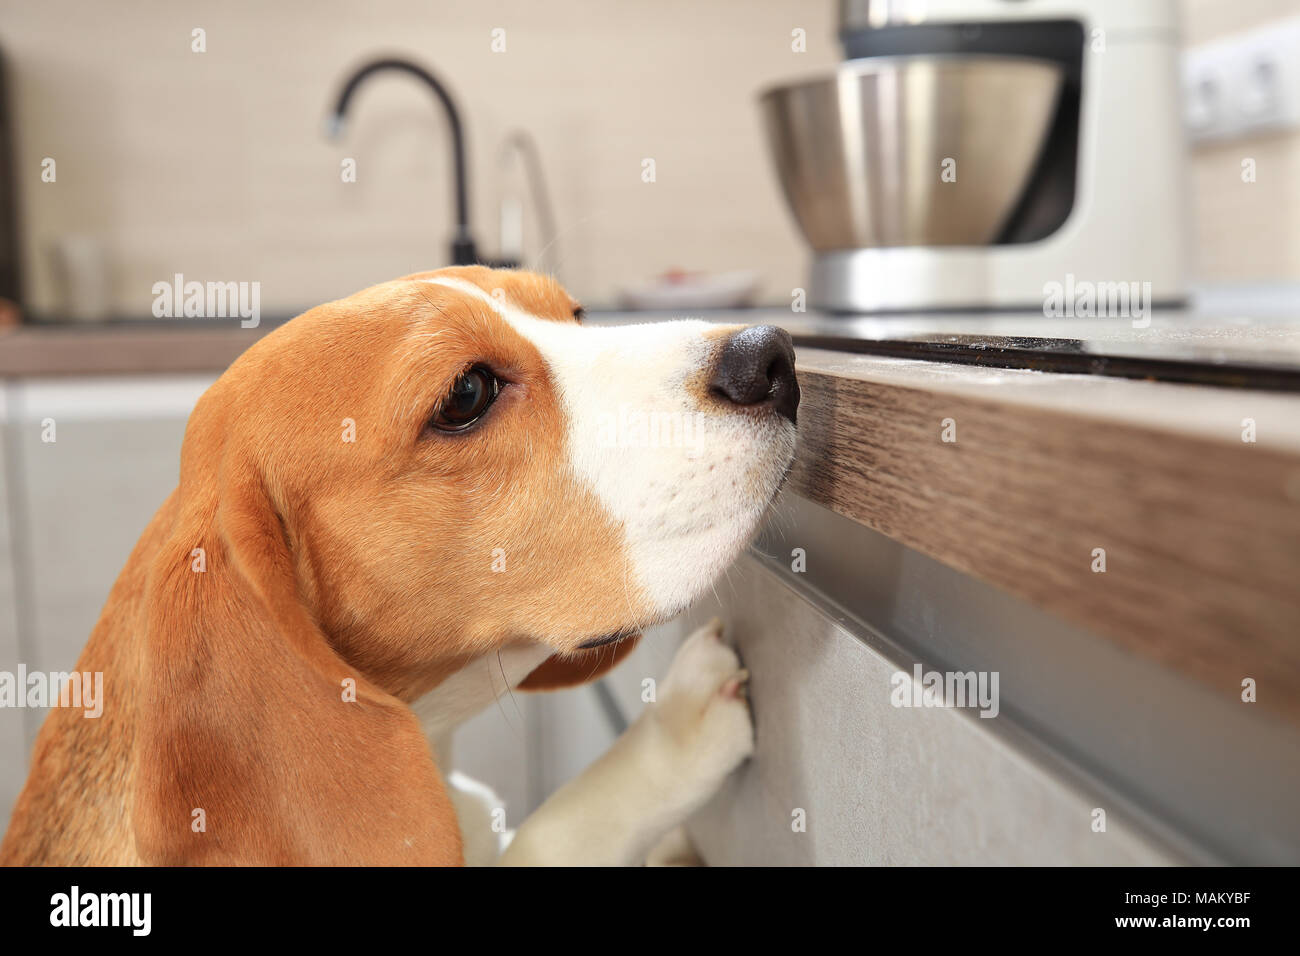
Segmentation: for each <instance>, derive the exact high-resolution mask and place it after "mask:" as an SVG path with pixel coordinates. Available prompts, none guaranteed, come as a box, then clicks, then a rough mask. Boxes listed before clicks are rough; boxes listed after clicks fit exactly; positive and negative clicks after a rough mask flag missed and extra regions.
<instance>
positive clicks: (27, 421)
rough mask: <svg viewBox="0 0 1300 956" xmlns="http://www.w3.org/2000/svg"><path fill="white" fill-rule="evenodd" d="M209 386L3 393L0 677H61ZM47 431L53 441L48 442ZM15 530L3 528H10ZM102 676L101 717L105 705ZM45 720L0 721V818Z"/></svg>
mask: <svg viewBox="0 0 1300 956" xmlns="http://www.w3.org/2000/svg"><path fill="white" fill-rule="evenodd" d="M214 379H215V376H213V375H186V376H158V377H144V376H131V377H103V378H51V379H25V380H17V381H10V382H8V383H7V384H6V386H5V396H6V402H5V409H4V429H5V438H6V441H5V442H4V446H3V448H4V454H5V455H6V460H5V466H6V467H5V471H4V473H3V474H4V488H3V491H4V500H5V504H6V507H5V509H4V512H5V513H4V517H3V519H2V522H0V555H3V559H2V560H0V608H2V609H3V614H0V668H3V669H6V670H10V671H13V670H16V668H17V666H18V664H19V663H23V664H25V665H26V667H27V669H28V671H35V670H40V671H47V672H48V671H66V670H71V669H72V668H73V666H74V665H75V664H76V660H77V657H78V655H79V654H80V652H81V649H82V647H83V646H84V645H85V643H86V639H87V638H88V637H89V635H90V631H91V628H92V627H93V626H94V624H95V622H96V621H97V620H98V619H99V614H100V611H101V610H102V608H103V605H104V600H105V599H106V598H107V597H108V592H109V589H110V588H111V587H112V585H113V582H114V581H115V580H116V579H117V575H118V573H119V572H120V571H121V570H122V566H123V565H124V564H125V563H126V559H127V556H128V555H129V554H130V552H131V549H132V548H133V547H134V546H135V543H136V540H137V539H138V538H139V537H140V533H141V532H142V531H143V530H144V528H145V525H146V524H148V522H149V519H150V518H151V517H152V516H153V514H154V512H155V511H156V510H157V509H158V506H159V505H161V504H162V503H163V501H164V500H165V499H166V497H167V495H168V494H170V493H171V491H172V490H173V489H174V488H175V486H176V481H177V476H178V474H179V470H180V448H181V440H182V437H183V436H184V432H185V422H186V420H187V419H188V417H189V413H190V411H191V409H192V408H193V406H194V403H195V402H196V401H197V400H198V397H199V396H200V395H201V394H202V393H203V391H204V390H205V389H206V388H207V387H208V385H210V384H211V382H212V381H213V380H214ZM50 422H52V423H53V433H52V434H53V438H54V440H53V441H46V440H43V438H45V437H49V436H50V430H49V429H50V425H49V423H50ZM11 522H12V525H11ZM112 695H113V677H112V675H111V674H106V675H105V697H106V700H105V706H106V707H111V706H113V698H112ZM44 717H45V711H31V710H27V709H12V710H10V709H6V710H0V814H2V817H0V819H3V821H4V825H7V822H8V814H9V808H10V806H11V803H12V799H13V797H14V796H16V794H17V791H18V789H19V788H20V787H21V785H22V781H23V779H24V778H25V775H26V767H27V759H28V754H29V750H30V746H31V743H32V741H33V739H34V738H35V735H36V731H37V730H38V729H39V727H40V724H41V722H42V721H43V720H44Z"/></svg>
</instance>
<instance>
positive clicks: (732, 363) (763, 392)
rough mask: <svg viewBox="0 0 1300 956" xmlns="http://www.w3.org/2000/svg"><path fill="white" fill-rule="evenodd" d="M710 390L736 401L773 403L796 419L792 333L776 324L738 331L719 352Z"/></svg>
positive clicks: (774, 407) (796, 399)
mask: <svg viewBox="0 0 1300 956" xmlns="http://www.w3.org/2000/svg"><path fill="white" fill-rule="evenodd" d="M709 391H710V392H711V393H713V394H714V395H717V396H718V397H719V398H724V399H726V400H727V401H729V402H732V403H734V404H736V405H770V406H772V408H773V409H774V410H775V411H777V412H779V413H780V414H782V415H784V416H785V417H786V418H788V419H790V421H792V422H793V421H794V420H795V414H796V412H797V411H798V409H799V382H798V380H797V379H796V378H795V375H794V343H793V342H791V341H790V333H789V332H787V331H786V330H785V329H778V328H777V327H776V326H774V325H755V326H752V327H751V328H748V329H742V330H741V331H739V332H737V333H736V334H735V335H733V336H732V337H731V338H730V339H728V340H727V344H726V345H724V346H723V347H722V351H721V352H720V353H719V354H718V359H717V364H716V365H715V366H714V368H713V376H712V377H711V378H710V379H709Z"/></svg>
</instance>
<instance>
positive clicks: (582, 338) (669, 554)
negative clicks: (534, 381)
mask: <svg viewBox="0 0 1300 956" xmlns="http://www.w3.org/2000/svg"><path fill="white" fill-rule="evenodd" d="M422 281H427V282H430V283H433V284H436V285H442V286H446V287H447V288H450V289H455V290H457V291H458V292H462V293H464V294H465V295H468V296H471V297H473V298H475V299H477V300H478V301H480V302H483V303H485V304H487V305H488V306H490V307H491V308H492V309H493V310H495V311H496V313H497V314H498V315H500V316H501V317H502V318H503V319H505V320H506V321H507V322H508V323H509V324H510V326H511V327H512V328H513V329H514V330H515V331H516V332H518V333H519V334H520V335H522V336H523V337H524V338H526V339H528V340H529V341H530V342H532V343H533V345H534V346H536V348H537V350H538V351H539V352H540V353H541V354H542V357H543V358H544V359H545V360H546V363H547V366H548V368H549V370H550V374H551V377H552V382H553V384H554V387H555V389H556V391H557V393H558V395H559V397H560V400H561V403H562V408H563V410H564V412H565V414H566V418H567V422H568V428H567V431H568V433H567V435H566V436H565V438H566V448H567V451H568V455H569V460H570V462H571V464H572V467H573V470H574V472H575V474H576V475H577V477H578V479H579V480H580V481H581V482H583V483H584V484H585V485H586V486H587V487H588V488H590V489H591V490H592V492H593V493H594V494H595V495H596V497H597V498H598V499H599V500H600V502H601V503H602V504H603V505H604V506H605V508H606V509H607V511H608V512H609V515H610V516H611V517H612V518H614V520H615V521H616V522H618V523H619V524H621V525H622V527H623V530H624V534H625V537H626V542H627V547H628V550H629V556H630V558H631V563H632V566H633V568H634V569H635V571H636V574H637V577H638V579H639V580H638V581H637V583H638V584H639V585H640V586H641V589H642V590H643V592H644V594H645V595H646V596H647V597H648V599H649V601H650V604H651V610H650V616H652V617H654V618H657V619H662V618H666V617H669V616H671V615H673V614H676V613H677V612H678V611H680V610H682V609H683V608H685V607H686V606H687V605H688V604H689V603H690V602H691V601H693V600H694V599H695V598H696V597H698V596H699V595H700V594H701V593H702V592H703V591H705V590H706V589H707V588H709V587H710V586H711V585H712V583H713V581H714V580H715V579H716V578H717V576H718V575H719V574H721V573H722V571H723V570H724V569H725V568H726V567H727V566H728V565H729V564H730V563H731V562H732V561H733V560H735V558H736V557H737V556H738V555H739V553H740V550H741V549H742V548H743V547H744V546H745V544H746V542H747V541H748V540H749V537H750V535H751V534H752V533H753V532H754V530H755V527H756V526H757V524H758V521H759V519H760V518H761V517H762V514H763V512H764V510H765V509H766V507H767V504H768V502H769V501H770V500H771V498H772V496H773V495H774V494H775V493H776V489H777V486H778V485H779V484H780V481H781V477H782V475H784V473H785V469H786V468H787V467H789V464H790V462H791V460H792V459H793V457H794V445H795V428H794V425H793V424H792V423H791V422H789V421H787V420H786V419H784V418H782V417H780V416H779V415H776V414H774V413H772V414H750V413H745V412H741V411H739V410H737V409H732V408H729V407H727V406H726V405H725V404H723V403H721V402H716V403H715V402H705V403H701V402H700V399H699V397H698V395H697V390H696V389H693V388H692V387H691V386H690V384H689V383H690V381H691V380H692V379H698V377H699V376H700V375H701V373H707V369H706V365H708V363H710V362H711V361H712V360H713V354H714V352H715V351H716V349H717V348H718V347H719V346H720V344H721V340H719V339H717V338H716V337H715V338H712V339H710V338H709V337H708V333H709V332H711V331H716V328H717V327H716V326H713V325H710V324H709V323H707V322H699V321H674V322H658V323H653V324H644V325H627V326H617V327H599V326H595V327H591V326H578V325H570V324H567V323H562V322H553V321H550V320H548V319H541V318H538V317H537V316H533V315H529V314H528V313H526V312H523V311H522V310H520V309H517V308H515V307H514V306H512V305H510V304H509V303H508V302H506V301H505V300H504V299H503V298H500V297H497V296H492V295H489V294H487V293H486V292H484V291H483V290H482V289H480V288H479V287H478V286H476V285H474V284H473V283H470V282H466V281H464V280H462V279H451V278H446V279H427V280H422ZM640 423H644V426H645V427H644V428H641V427H639V425H640ZM645 623H652V622H650V621H647V622H645Z"/></svg>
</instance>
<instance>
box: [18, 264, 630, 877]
mask: <svg viewBox="0 0 1300 956" xmlns="http://www.w3.org/2000/svg"><path fill="white" fill-rule="evenodd" d="M441 274H450V275H455V276H457V277H459V278H463V279H468V280H469V281H471V282H475V283H477V284H478V285H479V286H480V287H482V288H484V289H485V290H488V291H491V290H493V289H498V288H499V289H501V290H502V291H503V293H504V294H505V295H506V297H507V299H508V300H509V301H511V302H512V303H514V304H515V305H517V306H519V307H521V308H524V309H527V310H528V311H530V312H532V313H533V314H536V315H540V316H545V317H548V318H553V319H555V320H556V321H573V312H574V309H575V303H574V302H573V301H572V299H571V298H570V297H569V296H568V295H567V294H566V293H565V292H564V290H563V289H562V288H561V287H560V286H559V285H558V284H557V283H555V282H553V281H552V280H548V279H543V278H541V277H538V276H533V275H529V274H525V273H510V272H492V271H490V270H487V269H482V268H477V267H476V268H470V269H462V270H447V271H446V272H445V273H441ZM415 278H419V276H411V277H407V278H406V279H402V280H397V281H395V282H390V283H385V284H383V285H379V286H375V287H373V288H370V289H366V290H364V291H362V292H360V293H357V294H356V295H354V296H351V297H349V298H347V299H342V300H340V301H337V302H332V303H328V304H326V305H323V306H320V307H318V308H316V309H312V310H311V311H309V312H307V313H305V314H303V315H302V316H299V317H298V318H297V319H295V320H294V321H292V322H290V323H288V324H286V325H285V326H284V327H282V328H280V329H278V330H276V331H275V332H273V333H272V334H270V335H268V336H267V337H266V338H265V339H263V340H262V341H260V342H259V343H258V344H256V345H254V346H253V347H252V348H250V349H249V350H248V351H247V352H246V353H245V354H244V355H243V356H241V357H240V359H239V360H238V361H236V362H235V363H234V364H233V365H232V366H231V367H230V369H229V370H228V371H227V372H226V373H225V374H224V375H223V376H222V377H221V378H220V379H219V380H218V381H217V382H216V384H214V385H213V386H212V388H211V389H209V390H208V392H207V393H206V394H205V395H204V396H203V398H202V399H201V400H200V401H199V403H198V405H197V407H196V408H195V410H194V413H193V415H192V416H191V418H190V422H189V425H188V427H187V429H186V435H185V442H184V446H183V450H182V455H181V478H180V484H179V486H178V488H177V490H176V491H175V492H174V493H173V494H172V496H171V497H170V498H169V499H168V500H167V502H166V503H165V504H164V505H163V506H162V507H161V508H160V509H159V511H158V513H157V515H155V517H154V519H153V521H152V522H151V523H150V524H149V526H148V528H147V529H146V530H145V532H144V534H143V536H142V537H141V539H140V541H139V543H138V544H137V545H136V548H135V550H134V551H133V552H132V554H131V557H130V559H129V560H128V561H127V564H126V567H125V569H124V570H123V571H122V573H121V576H120V577H119V578H118V581H117V583H116V584H115V585H114V587H113V590H112V592H111V594H110V595H109V599H108V602H107V604H106V605H105V608H104V611H103V614H102V616H101V618H100V620H99V623H98V624H97V625H96V627H95V629H94V630H93V631H92V633H91V636H90V640H89V643H88V644H87V646H86V648H85V650H84V651H83V653H82V655H81V659H80V660H79V662H78V664H77V667H78V669H79V670H85V671H102V672H103V673H104V688H105V698H106V701H105V708H104V713H103V716H102V717H101V718H99V719H86V718H84V717H82V716H81V714H80V711H74V710H71V709H55V710H54V711H53V712H52V713H51V714H50V716H49V718H48V719H47V720H46V722H45V725H44V726H43V727H42V729H41V732H40V735H39V736H38V738H37V742H36V747H35V752H34V755H33V759H32V768H31V773H30V776H29V778H28V781H27V785H26V787H25V788H24V790H23V792H22V794H21V796H20V797H19V800H18V803H17V806H16V808H15V810H14V814H13V818H12V821H11V823H10V826H9V830H8V833H7V835H6V837H5V840H4V843H3V844H0V863H4V864H133V863H149V864H173V863H256V864H290V863H292V864H317V863H338V864H359V863H367V864H374V863H378V864H386V863H393V864H399V863H400V864H454V863H459V862H461V859H462V854H461V843H460V832H459V829H458V827H457V823H456V818H455V813H454V811H453V809H452V806H451V803H450V801H449V799H448V796H447V794H446V792H445V790H444V787H443V784H442V779H441V776H440V774H439V772H438V768H437V767H436V765H435V763H434V760H433V757H432V755H431V754H430V750H429V747H428V745H427V743H426V741H425V739H424V737H423V735H422V733H421V731H420V728H419V726H418V723H417V721H416V719H415V717H414V715H413V714H412V712H411V710H410V709H409V707H408V706H407V705H408V704H409V703H410V702H411V701H412V700H414V699H415V698H416V697H418V696H420V695H421V694H423V693H425V692H427V691H428V690H430V689H431V688H433V687H435V686H437V685H438V683H439V682H440V681H441V680H443V679H444V678H445V677H446V676H447V675H449V674H450V673H453V672H454V671H455V670H457V669H458V668H459V667H461V666H463V664H464V663H465V662H467V661H468V660H471V659H473V658H474V657H476V656H478V655H481V654H485V653H492V652H494V651H495V650H497V649H498V648H500V647H502V646H503V645H505V644H507V643H510V642H512V641H518V640H520V639H532V640H539V641H542V642H544V643H546V644H548V645H550V646H552V647H554V648H555V649H556V651H557V656H556V657H555V658H552V659H551V660H550V661H548V662H547V663H546V664H544V665H543V667H542V668H539V669H538V671H537V672H535V676H536V678H537V679H536V680H535V681H533V682H532V684H531V685H530V686H532V687H546V686H560V685H563V684H567V683H572V682H576V681H581V680H584V679H589V678H591V677H593V676H597V675H598V674H599V673H601V672H603V671H604V670H606V669H608V667H610V666H612V665H613V664H614V663H615V662H616V661H617V660H618V659H619V658H620V657H621V656H622V655H623V654H625V653H626V652H627V651H628V650H629V649H630V646H631V643H632V642H631V641H628V642H624V643H623V644H622V645H618V646H615V647H607V648H602V649H600V650H597V651H589V652H582V651H579V650H578V646H579V645H580V644H581V643H583V642H584V641H587V640H591V639H592V638H594V637H600V636H602V635H606V634H611V633H615V632H617V631H620V630H622V629H624V628H626V627H628V626H630V625H631V624H633V623H635V622H636V621H637V620H638V619H639V618H640V617H641V616H642V615H643V614H644V613H645V610H646V609H645V608H644V607H642V606H641V605H642V603H643V599H642V597H641V596H640V595H639V594H638V593H637V592H636V590H635V589H634V588H632V589H629V588H628V586H627V580H628V572H629V569H628V566H627V560H626V558H625V557H624V554H623V544H622V540H621V530H620V529H619V528H618V527H616V526H615V525H614V524H613V523H612V522H611V520H610V519H609V518H608V517H606V515H605V514H604V512H603V511H602V509H601V508H600V507H599V505H598V504H597V503H596V502H595V501H594V499H593V498H592V497H591V496H590V494H589V493H588V492H586V491H585V490H584V489H583V488H581V487H579V486H577V485H576V484H575V483H574V482H573V480H572V479H571V478H570V477H569V472H568V470H567V469H566V468H565V462H564V460H563V441H562V436H563V422H562V419H561V414H562V413H561V411H560V408H559V406H558V403H557V398H556V396H555V394H554V392H553V390H552V386H551V383H550V381H549V379H548V376H547V372H546V369H545V366H544V363H543V362H542V360H541V357H540V356H539V355H538V353H537V351H536V349H535V348H533V346H532V345H531V344H530V343H528V342H527V341H526V340H524V339H523V338H521V337H520V336H518V335H517V334H515V333H514V332H513V331H512V330H511V329H510V328H509V327H508V326H507V325H506V324H505V323H504V322H502V321H501V320H500V319H499V317H498V316H496V315H495V314H494V313H492V311H491V310H490V309H487V308H486V307H485V306H484V305H483V304H482V303H478V302H475V301H473V300H471V299H470V298H469V297H467V296H464V295H462V294H459V293H456V292H455V291H453V290H450V289H447V288H445V287H441V286H436V285H429V284H427V283H417V282H413V281H411V280H412V279H415ZM475 361H488V362H490V363H491V365H492V366H493V368H495V369H496V370H498V371H499V372H500V373H502V374H503V375H504V376H505V377H506V378H507V379H508V380H509V381H510V382H511V383H512V384H511V385H509V386H508V387H507V389H506V390H505V391H504V392H503V393H502V395H501V397H500V398H499V399H498V400H497V403H496V405H495V406H494V407H493V408H492V410H491V413H490V414H491V416H492V418H491V421H490V423H489V422H487V420H486V419H485V427H482V428H478V429H475V430H474V431H473V432H472V433H467V434H464V435H455V436H449V435H443V434H432V435H431V434H427V433H425V432H424V425H425V423H426V422H427V420H428V417H429V414H430V412H431V410H432V409H433V408H434V407H435V405H436V404H437V402H438V400H439V399H440V398H441V397H442V396H443V395H445V394H446V392H447V390H448V388H449V387H450V385H451V383H452V382H453V381H454V380H455V378H456V376H457V375H458V374H459V373H460V372H461V371H462V370H463V369H464V368H465V367H467V366H468V365H469V364H471V363H473V362H475ZM346 419H350V420H352V421H353V422H354V423H355V433H356V438H355V441H354V442H346V441H344V440H343V434H344V429H345V420H346ZM199 548H201V549H203V552H204V558H203V560H204V561H205V562H206V569H205V570H203V571H202V572H198V571H196V570H194V569H193V568H194V563H195V561H196V557H195V549H199ZM496 548H501V549H504V552H505V556H506V562H507V571H506V573H495V574H494V573H491V564H492V560H493V550H494V549H496ZM611 594H617V595H618V596H619V600H617V601H610V600H609V596H610V595H611ZM530 680H531V678H530ZM351 682H355V688H356V691H355V693H356V699H355V701H347V700H345V699H344V696H345V694H344V691H345V688H346V687H347V686H351ZM196 810H202V812H203V815H204V817H205V824H206V829H205V830H204V831H203V832H196V829H195V825H194V824H195V819H196V818H195V811H196Z"/></svg>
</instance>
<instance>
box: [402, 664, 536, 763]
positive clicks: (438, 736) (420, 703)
mask: <svg viewBox="0 0 1300 956" xmlns="http://www.w3.org/2000/svg"><path fill="white" fill-rule="evenodd" d="M554 653H555V651H554V649H552V648H548V647H546V646H544V645H542V644H531V643H529V644H511V645H508V646H506V647H503V648H501V650H500V651H494V652H492V653H488V654H484V655H482V656H481V657H477V658H475V659H474V660H472V661H470V662H469V663H468V664H466V665H465V666H464V667H462V668H461V669H460V670H458V671H457V672H456V673H454V674H452V675H451V676H450V677H448V678H447V679H446V680H444V681H443V682H442V683H440V684H439V685H438V686H437V687H435V688H434V689H433V690H431V691H429V693H427V694H425V695H424V696H422V697H420V698H419V699H418V700H416V701H415V702H414V703H413V704H412V705H411V709H412V710H413V711H415V715H416V716H417V717H419V718H420V724H421V726H422V727H423V728H424V733H425V736H427V737H428V738H429V740H430V742H431V743H433V745H434V747H435V748H436V749H437V751H438V759H439V762H440V764H444V766H443V770H444V771H446V770H448V769H449V768H448V767H447V766H445V764H446V763H448V762H449V761H450V753H449V750H450V738H451V734H452V732H453V731H454V730H455V729H456V728H457V727H458V726H460V725H461V724H462V723H464V722H465V721H466V720H468V719H469V718H471V717H473V716H474V715H475V714H477V713H479V712H480V711H482V710H483V709H484V708H485V707H487V706H488V705H489V704H491V703H492V702H493V701H494V700H497V699H498V698H500V697H503V696H505V695H506V694H508V693H510V691H511V690H513V689H514V688H515V687H516V686H517V685H518V684H519V683H520V682H521V681H523V679H524V678H525V677H527V676H528V675H529V674H531V673H532V672H533V671H534V670H536V669H537V667H538V666H539V665H540V664H541V663H542V662H543V661H545V660H546V659H547V658H548V657H550V656H551V655H552V654H554Z"/></svg>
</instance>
